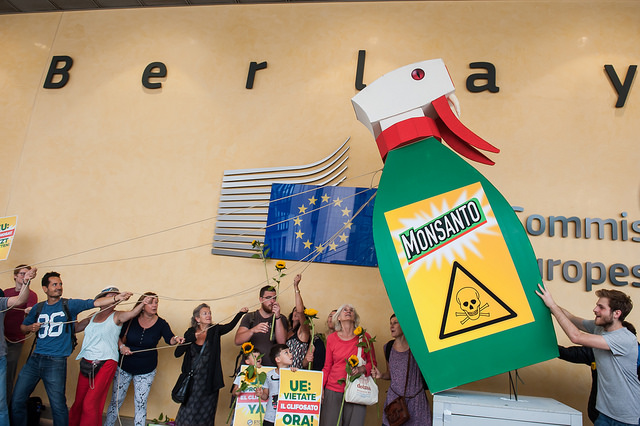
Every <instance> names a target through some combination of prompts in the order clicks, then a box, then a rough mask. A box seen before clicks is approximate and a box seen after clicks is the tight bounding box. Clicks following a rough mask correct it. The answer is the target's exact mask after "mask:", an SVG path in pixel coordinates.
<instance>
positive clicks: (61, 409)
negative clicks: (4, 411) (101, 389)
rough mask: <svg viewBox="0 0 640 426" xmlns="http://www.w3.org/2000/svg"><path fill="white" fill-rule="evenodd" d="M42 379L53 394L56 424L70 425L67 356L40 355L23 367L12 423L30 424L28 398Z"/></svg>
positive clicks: (33, 355) (50, 402)
mask: <svg viewBox="0 0 640 426" xmlns="http://www.w3.org/2000/svg"><path fill="white" fill-rule="evenodd" d="M40 380H42V382H43V383H44V388H45V390H46V391H47V396H48V397H49V404H51V415H52V417H53V424H54V426H68V424H69V409H68V408H67V398H66V396H65V391H66V389H65V388H66V385H67V357H60V356H47V355H40V354H31V356H30V357H29V359H28V360H27V363H26V364H25V365H24V367H22V370H20V374H19V375H18V381H17V382H16V385H15V387H14V388H13V398H12V399H11V417H12V421H13V423H12V424H13V425H14V426H26V425H27V400H28V399H29V396H30V395H31V392H33V390H34V389H35V387H36V385H37V384H38V382H39V381H40Z"/></svg>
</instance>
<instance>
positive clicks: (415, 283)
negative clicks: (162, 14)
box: [352, 59, 558, 392]
mask: <svg viewBox="0 0 640 426" xmlns="http://www.w3.org/2000/svg"><path fill="white" fill-rule="evenodd" d="M454 91H455V88H454V86H453V82H452V81H451V77H450V76H449V73H448V71H447V68H446V67H445V65H444V62H443V61H442V60H441V59H434V60H429V61H423V62H419V63H416V64H412V65H407V66H405V67H402V68H399V69H397V70H395V71H392V72H390V73H388V74H386V75H384V76H382V77H380V78H379V79H378V80H376V81H374V82H373V83H371V84H369V85H368V86H367V87H366V88H365V89H364V90H362V91H361V92H360V93H358V94H357V95H356V96H354V97H353V99H352V103H353V106H354V109H355V111H356V116H357V118H358V120H360V121H361V122H362V123H363V124H364V125H365V126H366V127H367V128H368V129H369V130H370V131H371V133H372V134H373V136H374V137H375V139H376V142H377V144H378V149H379V150H380V155H381V156H382V159H383V161H384V162H385V165H384V170H383V173H382V176H381V178H380V184H379V186H378V193H377V196H376V201H375V208H374V216H373V232H374V241H375V247H376V254H377V258H378V263H379V268H380V274H381V276H382V279H383V281H384V284H385V287H386V290H387V294H388V295H389V299H390V301H391V305H392V306H393V309H394V311H395V313H396V315H397V317H398V320H399V321H400V324H401V326H402V329H403V331H404V333H405V335H406V337H407V340H408V341H409V344H410V346H411V350H412V353H413V354H414V356H415V358H416V360H417V361H418V364H419V366H420V368H421V370H422V372H423V374H424V376H425V378H426V380H427V383H428V384H429V387H430V389H431V391H432V392H438V391H441V390H444V389H448V388H452V387H455V386H458V385H461V384H465V383H469V382H472V381H475V380H479V379H482V378H486V377H490V376H494V375H496V374H500V373H504V372H507V371H511V370H515V369H518V368H522V367H525V366H528V365H531V364H535V363H537V362H541V361H545V360H548V359H551V358H555V357H556V356H557V355H558V352H557V343H556V339H555V332H554V329H553V325H552V323H551V318H550V315H549V311H548V310H547V309H546V307H545V306H544V304H543V303H542V301H541V300H540V299H539V298H538V297H537V296H536V294H535V289H536V288H537V287H536V286H537V284H538V283H539V282H541V278H540V273H539V269H538V264H537V260H536V256H535V254H534V252H533V249H532V247H531V243H530V242H529V239H528V238H527V235H526V233H525V231H524V228H523V227H522V224H521V223H520V221H519V220H518V218H517V216H516V214H515V213H514V211H513V209H512V207H511V205H510V204H509V203H508V202H507V201H506V200H505V199H504V197H503V196H502V195H501V194H500V193H499V192H498V190H497V189H496V188H495V187H494V186H493V185H492V184H491V183H490V182H489V181H488V180H487V179H486V178H485V177H484V176H482V174H480V172H478V171H477V170H476V169H475V168H474V167H472V166H471V165H470V164H468V163H467V162H466V161H465V160H463V159H462V158H460V157H459V156H458V155H457V154H455V153H454V152H452V151H451V150H450V149H449V148H447V147H445V146H444V145H443V144H442V143H441V141H442V140H444V141H445V142H446V143H447V144H448V145H449V146H450V147H451V148H453V150H455V151H456V152H457V153H459V154H460V155H462V156H464V157H467V158H468V159H470V160H474V161H477V162H480V163H484V164H489V165H493V162H492V161H491V160H490V159H489V158H488V157H486V156H485V155H484V154H483V153H481V152H480V151H479V149H481V150H484V151H489V152H494V153H497V152H498V149H496V148H495V147H493V146H492V145H491V144H489V143H488V142H486V141H485V140H483V139H481V138H480V137H478V136H477V135H475V134H474V133H473V132H471V131H470V130H469V129H467V128H466V127H465V126H464V125H463V124H462V123H461V122H460V121H459V120H458V115H459V106H458V102H457V99H456V98H455V95H454V94H453V93H454ZM454 111H455V112H454ZM505 383H506V382H505Z"/></svg>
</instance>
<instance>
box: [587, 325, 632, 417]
mask: <svg viewBox="0 0 640 426" xmlns="http://www.w3.org/2000/svg"><path fill="white" fill-rule="evenodd" d="M583 324H584V327H585V329H586V330H587V331H588V332H590V333H592V334H598V335H601V336H602V337H604V340H605V341H606V342H607V344H608V345H609V349H610V350H608V351H607V350H603V349H596V348H593V355H594V356H595V359H596V368H597V369H598V396H597V399H596V408H597V409H598V411H600V412H601V413H603V414H605V415H607V416H609V417H611V418H612V419H614V420H617V421H619V422H623V423H630V424H638V419H640V381H639V380H638V373H637V368H638V364H637V362H638V341H637V340H636V336H635V335H634V334H633V333H632V332H630V331H629V330H627V329H626V328H625V327H622V328H619V329H617V330H615V331H609V332H607V331H604V329H603V328H602V327H600V326H597V325H595V322H594V321H592V320H589V321H587V320H585V321H584V323H583Z"/></svg>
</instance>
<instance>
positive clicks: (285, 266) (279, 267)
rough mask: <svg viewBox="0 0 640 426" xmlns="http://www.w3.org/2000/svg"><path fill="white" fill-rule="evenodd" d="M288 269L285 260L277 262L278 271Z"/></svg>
mask: <svg viewBox="0 0 640 426" xmlns="http://www.w3.org/2000/svg"><path fill="white" fill-rule="evenodd" d="M286 268H287V264H286V263H285V262H284V260H279V261H277V262H276V269H277V270H278V271H282V270H283V269H286Z"/></svg>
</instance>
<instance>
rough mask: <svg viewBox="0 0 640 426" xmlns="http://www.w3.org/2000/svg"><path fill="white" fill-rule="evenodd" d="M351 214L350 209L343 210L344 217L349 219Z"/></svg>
mask: <svg viewBox="0 0 640 426" xmlns="http://www.w3.org/2000/svg"><path fill="white" fill-rule="evenodd" d="M349 213H351V210H349V208H348V207H345V208H344V209H343V210H342V216H347V217H349Z"/></svg>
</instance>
